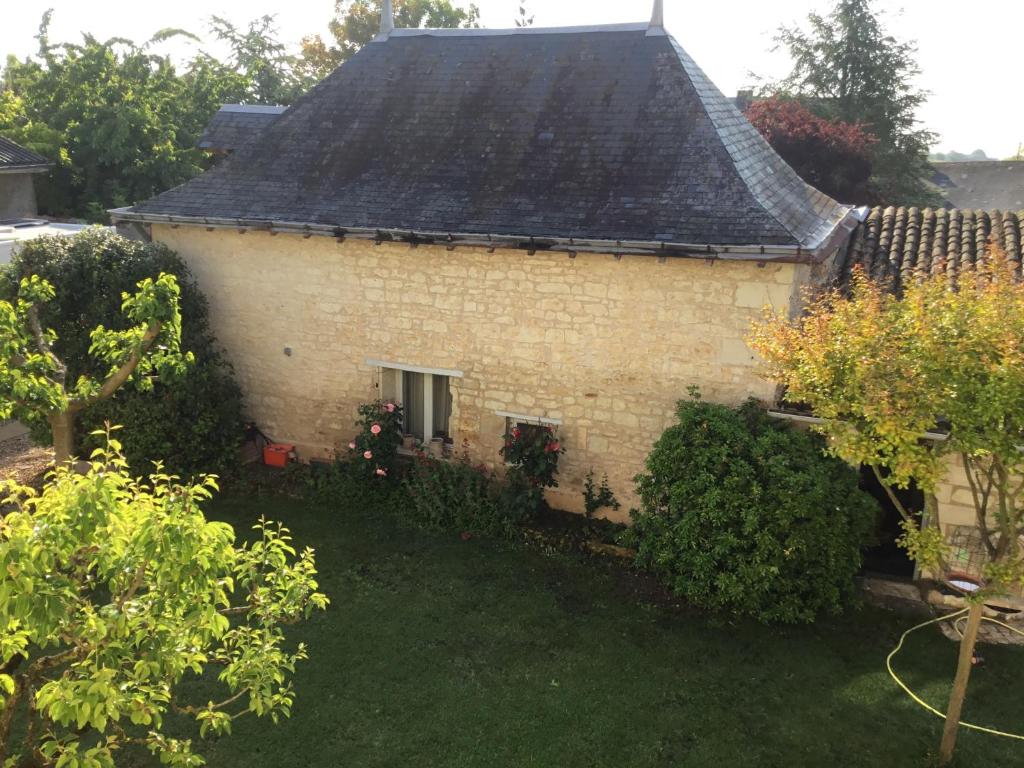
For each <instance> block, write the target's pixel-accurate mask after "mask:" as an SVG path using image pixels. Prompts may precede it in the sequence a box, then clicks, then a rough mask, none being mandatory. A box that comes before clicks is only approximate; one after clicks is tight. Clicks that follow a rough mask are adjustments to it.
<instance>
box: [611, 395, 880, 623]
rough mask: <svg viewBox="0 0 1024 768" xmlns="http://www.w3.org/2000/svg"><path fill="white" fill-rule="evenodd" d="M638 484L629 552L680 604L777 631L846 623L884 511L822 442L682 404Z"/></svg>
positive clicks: (766, 421)
mask: <svg viewBox="0 0 1024 768" xmlns="http://www.w3.org/2000/svg"><path fill="white" fill-rule="evenodd" d="M677 413H678V418H679V422H678V423H677V424H675V425H673V426H670V427H669V428H668V429H666V430H665V432H664V434H663V435H662V436H661V438H660V439H659V440H658V442H657V443H656V444H655V446H654V449H653V450H652V451H651V453H650V455H649V456H648V457H647V473H646V474H641V475H638V476H637V478H636V479H637V490H638V492H639V495H640V498H641V509H640V510H639V511H637V510H634V511H633V512H632V516H633V520H634V523H635V524H634V526H633V528H632V529H631V530H630V531H629V532H628V533H627V536H626V538H627V540H628V543H631V544H633V545H634V546H635V547H636V548H637V561H638V563H639V564H640V565H642V566H644V567H647V568H649V569H651V570H652V571H654V572H656V573H657V574H658V575H659V576H660V577H661V578H662V579H664V580H665V581H666V583H667V584H668V585H669V586H670V587H671V588H672V589H673V590H674V591H675V592H676V593H677V594H679V595H680V596H682V597H684V598H686V599H687V600H689V601H690V602H692V603H694V604H696V605H699V606H703V607H707V608H713V609H722V610H728V611H731V612H733V613H737V614H742V615H748V616H753V617H756V618H757V619H759V620H761V621H765V622H775V621H779V622H807V621H812V620H813V619H814V617H815V616H816V615H818V614H819V613H821V612H823V611H827V612H838V611H839V610H840V609H841V608H842V606H843V603H844V601H845V600H846V598H848V596H849V595H850V593H851V591H852V588H853V577H854V575H855V574H856V573H857V570H858V569H859V567H860V562H861V547H862V546H863V545H864V544H866V543H867V541H868V538H869V534H870V532H871V531H872V530H873V528H874V523H875V520H876V516H877V514H878V508H877V506H876V504H875V502H874V500H873V499H872V498H871V497H869V496H868V495H867V494H865V493H864V492H862V491H860V490H859V489H858V487H857V474H856V472H854V470H853V469H851V468H850V467H849V466H848V465H846V464H844V463H843V462H842V461H840V460H838V459H835V458H831V457H828V456H826V455H825V454H824V453H823V448H824V443H823V442H822V441H821V439H820V438H818V437H817V436H815V435H812V434H810V433H807V432H802V431H799V430H797V429H795V428H793V427H791V426H789V425H788V424H783V423H781V422H778V421H777V420H774V419H771V418H769V417H768V416H767V414H765V413H764V411H763V409H762V408H760V407H759V406H758V405H757V403H755V402H754V401H749V402H748V403H746V404H745V405H743V406H741V407H740V408H738V409H732V408H728V407H726V406H722V405H713V404H710V403H704V402H700V401H699V399H697V398H694V399H693V400H690V401H682V402H680V403H679V405H678V409H677Z"/></svg>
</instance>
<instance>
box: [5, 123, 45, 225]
mask: <svg viewBox="0 0 1024 768" xmlns="http://www.w3.org/2000/svg"><path fill="white" fill-rule="evenodd" d="M50 166H51V163H50V161H49V160H47V159H46V158H45V157H43V156H42V155H37V154H36V153H35V152H33V151H32V150H29V149H25V148H24V147H22V146H20V145H18V144H15V143H14V142H13V141H11V140H10V139H5V138H4V137H2V136H0V222H4V221H16V220H18V219H26V218H31V217H33V216H35V215H36V213H37V209H36V191H35V186H34V185H33V178H34V176H35V174H37V173H46V172H47V171H49V170H50Z"/></svg>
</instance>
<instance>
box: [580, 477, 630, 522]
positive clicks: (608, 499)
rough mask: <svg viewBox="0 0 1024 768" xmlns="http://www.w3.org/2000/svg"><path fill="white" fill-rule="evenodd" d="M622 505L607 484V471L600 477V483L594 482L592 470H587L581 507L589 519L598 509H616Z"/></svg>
mask: <svg viewBox="0 0 1024 768" xmlns="http://www.w3.org/2000/svg"><path fill="white" fill-rule="evenodd" d="M621 506H622V505H621V504H620V503H619V500H618V499H616V498H615V493H614V492H613V491H612V489H611V486H609V485H608V475H607V473H606V474H605V475H603V476H602V477H601V484H600V485H598V484H597V483H595V482H594V470H590V471H589V472H587V478H586V480H584V481H583V509H584V514H585V515H586V516H587V519H588V520H589V519H590V518H592V517H593V516H594V515H595V514H596V513H597V511H598V510H599V509H604V508H605V507H608V509H612V510H617V509H619V508H620V507H621Z"/></svg>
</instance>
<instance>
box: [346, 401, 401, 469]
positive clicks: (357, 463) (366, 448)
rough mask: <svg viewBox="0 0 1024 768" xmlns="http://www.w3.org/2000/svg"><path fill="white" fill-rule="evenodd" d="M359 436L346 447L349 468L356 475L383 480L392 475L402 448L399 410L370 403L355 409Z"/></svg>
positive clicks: (385, 403)
mask: <svg viewBox="0 0 1024 768" xmlns="http://www.w3.org/2000/svg"><path fill="white" fill-rule="evenodd" d="M358 412H359V418H358V419H357V420H356V426H357V427H358V428H359V433H358V434H357V435H356V436H355V437H354V438H353V439H352V442H350V443H349V444H348V452H349V459H350V464H351V465H352V467H353V468H354V469H355V471H356V472H357V473H358V474H361V475H363V476H365V477H368V478H384V477H387V476H389V475H390V474H392V472H393V471H394V469H395V461H396V459H397V457H398V447H399V446H400V445H401V444H402V406H401V405H399V404H398V403H394V402H391V401H390V400H374V401H373V402H372V403H363V404H362V405H360V406H359V411H358Z"/></svg>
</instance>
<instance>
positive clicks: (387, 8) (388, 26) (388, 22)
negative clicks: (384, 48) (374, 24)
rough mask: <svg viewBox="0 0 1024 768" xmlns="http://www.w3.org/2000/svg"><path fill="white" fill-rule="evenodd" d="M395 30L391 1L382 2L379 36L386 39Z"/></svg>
mask: <svg viewBox="0 0 1024 768" xmlns="http://www.w3.org/2000/svg"><path fill="white" fill-rule="evenodd" d="M394 28H395V12H394V10H393V9H392V7H391V0H384V5H383V7H382V8H381V9H380V36H381V37H387V36H388V35H390V34H391V32H392V31H393V30H394Z"/></svg>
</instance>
